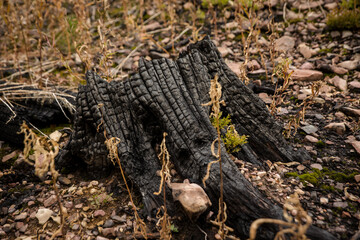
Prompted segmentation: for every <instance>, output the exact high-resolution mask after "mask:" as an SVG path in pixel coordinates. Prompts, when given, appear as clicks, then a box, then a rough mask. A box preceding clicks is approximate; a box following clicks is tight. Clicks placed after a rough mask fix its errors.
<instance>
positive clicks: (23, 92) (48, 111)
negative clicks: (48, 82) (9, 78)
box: [0, 81, 76, 145]
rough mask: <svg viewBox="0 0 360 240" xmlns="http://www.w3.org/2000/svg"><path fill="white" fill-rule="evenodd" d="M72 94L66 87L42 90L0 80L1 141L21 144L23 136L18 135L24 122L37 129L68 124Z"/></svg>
mask: <svg viewBox="0 0 360 240" xmlns="http://www.w3.org/2000/svg"><path fill="white" fill-rule="evenodd" d="M75 96H76V93H74V92H71V91H68V90H65V89H57V90H56V89H51V90H41V89H38V88H35V87H32V86H27V85H20V84H13V83H8V82H5V81H0V98H1V99H2V101H0V129H1V130H0V140H5V141H6V142H7V143H12V144H15V145H21V144H23V140H24V136H23V134H18V133H19V132H20V125H21V124H22V122H23V121H25V122H26V123H27V124H28V125H29V126H36V127H37V128H43V127H49V125H50V124H70V123H71V119H72V117H73V109H72V107H73V104H75ZM4 102H5V103H6V104H7V105H6V104H5V103H4ZM10 108H11V110H10ZM14 113H15V114H16V116H15V115H14Z"/></svg>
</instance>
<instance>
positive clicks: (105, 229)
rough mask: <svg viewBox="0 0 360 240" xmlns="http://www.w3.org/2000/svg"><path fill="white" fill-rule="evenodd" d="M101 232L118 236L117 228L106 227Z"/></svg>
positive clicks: (105, 234)
mask: <svg viewBox="0 0 360 240" xmlns="http://www.w3.org/2000/svg"><path fill="white" fill-rule="evenodd" d="M101 233H102V235H104V236H105V237H108V236H112V237H115V236H116V233H115V228H104V229H103V230H102V231H101Z"/></svg>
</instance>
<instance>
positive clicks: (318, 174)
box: [285, 168, 359, 192]
mask: <svg viewBox="0 0 360 240" xmlns="http://www.w3.org/2000/svg"><path fill="white" fill-rule="evenodd" d="M357 174H359V172H348V173H346V172H336V171H333V170H329V169H328V168H324V169H323V170H321V171H320V170H319V169H315V168H313V169H312V170H311V171H309V172H306V173H304V174H301V175H299V174H298V173H297V172H289V173H286V174H285V177H295V178H299V179H300V181H301V182H302V183H304V184H305V185H306V183H307V182H308V183H311V184H313V185H314V186H319V183H320V182H321V181H322V180H323V179H324V178H325V177H328V178H330V179H332V180H334V181H336V182H354V181H355V178H354V177H355V175H357ZM320 188H322V189H324V190H327V191H331V192H334V191H336V189H335V188H334V187H333V186H328V185H324V184H323V185H321V186H320Z"/></svg>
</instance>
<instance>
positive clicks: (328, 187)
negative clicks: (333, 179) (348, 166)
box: [320, 184, 337, 192]
mask: <svg viewBox="0 0 360 240" xmlns="http://www.w3.org/2000/svg"><path fill="white" fill-rule="evenodd" d="M320 188H321V189H323V190H325V191H328V192H337V191H336V189H335V187H334V186H329V185H325V184H321V185H320Z"/></svg>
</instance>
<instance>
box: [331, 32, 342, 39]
mask: <svg viewBox="0 0 360 240" xmlns="http://www.w3.org/2000/svg"><path fill="white" fill-rule="evenodd" d="M330 36H331V37H332V38H336V37H340V36H341V33H340V32H338V31H332V32H331V33H330Z"/></svg>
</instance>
